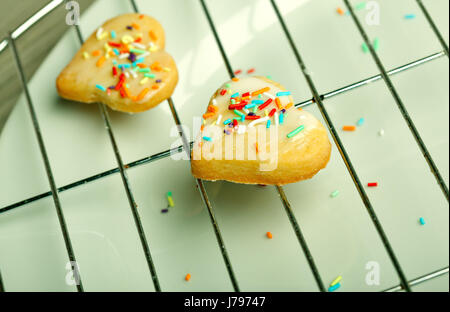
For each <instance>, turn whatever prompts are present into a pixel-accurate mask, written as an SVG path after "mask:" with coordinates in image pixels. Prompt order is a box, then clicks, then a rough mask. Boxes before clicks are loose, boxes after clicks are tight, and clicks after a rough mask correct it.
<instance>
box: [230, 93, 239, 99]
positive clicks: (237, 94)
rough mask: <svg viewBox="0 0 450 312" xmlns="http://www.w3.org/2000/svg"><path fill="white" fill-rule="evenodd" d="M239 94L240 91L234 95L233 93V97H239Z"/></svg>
mask: <svg viewBox="0 0 450 312" xmlns="http://www.w3.org/2000/svg"><path fill="white" fill-rule="evenodd" d="M238 96H239V92H236V93H234V94H233V95H231V97H232V98H235V97H238Z"/></svg>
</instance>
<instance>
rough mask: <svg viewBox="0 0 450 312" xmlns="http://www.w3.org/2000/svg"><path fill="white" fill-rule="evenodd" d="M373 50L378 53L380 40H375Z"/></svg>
mask: <svg viewBox="0 0 450 312" xmlns="http://www.w3.org/2000/svg"><path fill="white" fill-rule="evenodd" d="M373 48H374V50H375V51H378V49H379V48H380V38H378V37H377V38H375V40H374V41H373Z"/></svg>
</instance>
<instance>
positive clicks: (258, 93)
mask: <svg viewBox="0 0 450 312" xmlns="http://www.w3.org/2000/svg"><path fill="white" fill-rule="evenodd" d="M269 90H270V88H269V87H265V88H262V89H259V90H257V91H255V92H252V96H257V95H260V94H263V93H264V92H267V91H269Z"/></svg>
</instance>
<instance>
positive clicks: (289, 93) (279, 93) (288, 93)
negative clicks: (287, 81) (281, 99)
mask: <svg viewBox="0 0 450 312" xmlns="http://www.w3.org/2000/svg"><path fill="white" fill-rule="evenodd" d="M287 95H291V92H290V91H283V92H278V93H277V96H287Z"/></svg>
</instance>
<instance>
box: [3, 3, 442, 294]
mask: <svg viewBox="0 0 450 312" xmlns="http://www.w3.org/2000/svg"><path fill="white" fill-rule="evenodd" d="M129 1H130V5H131V7H132V8H133V10H134V11H135V12H139V10H138V7H137V4H136V2H135V0H129ZM199 1H200V4H201V7H202V9H203V12H204V14H205V18H206V19H207V21H208V24H209V26H210V29H211V32H212V34H213V36H214V39H215V41H216V43H217V47H218V49H219V51H220V54H221V56H222V58H223V61H224V66H225V67H226V69H227V72H228V74H229V76H230V78H232V77H234V76H235V74H234V70H233V68H232V65H231V63H230V60H229V58H228V56H227V53H226V51H225V49H224V47H223V44H222V41H221V38H220V36H219V34H218V32H217V29H216V26H215V24H214V20H213V18H212V15H211V14H210V12H209V10H208V6H207V4H206V3H205V1H204V0H199ZM416 1H417V5H418V6H419V7H420V9H421V10H422V12H423V13H424V15H425V16H426V18H427V20H428V22H429V23H430V26H431V27H432V29H433V32H434V34H435V35H436V36H437V38H438V40H439V42H440V43H441V44H442V47H443V51H439V52H436V53H433V54H431V55H429V56H426V57H424V58H421V59H418V60H416V61H414V62H410V63H408V64H405V65H402V66H399V67H396V68H394V69H392V70H386V69H385V67H384V65H383V63H382V61H381V60H380V58H379V57H378V55H377V52H376V51H375V49H374V48H373V47H372V45H371V44H370V41H369V38H368V36H367V34H366V32H365V30H364V28H363V27H362V25H361V22H360V21H359V19H358V17H357V15H356V14H355V12H354V9H353V6H352V5H351V3H350V2H349V1H348V0H343V3H344V5H345V7H346V8H347V9H348V12H349V13H350V15H351V17H352V19H353V21H354V23H355V27H356V28H357V29H358V32H359V33H360V35H361V36H362V38H363V40H364V41H365V43H366V44H367V45H368V47H369V51H370V54H371V56H372V57H373V59H374V61H375V63H376V65H377V67H378V69H379V71H380V73H379V74H377V75H374V76H371V77H369V78H366V79H363V80H361V81H358V82H355V83H351V84H349V85H346V86H344V87H341V88H338V89H336V90H333V91H331V92H328V93H325V94H319V92H318V90H317V88H316V86H315V83H314V81H313V77H312V76H311V75H310V73H309V72H308V70H307V66H306V64H305V62H304V60H303V59H302V56H301V54H300V51H299V49H298V48H297V46H296V44H295V43H294V42H295V41H294V39H293V38H292V35H291V33H290V30H289V28H288V26H287V25H286V23H285V21H284V17H283V15H282V14H281V12H280V9H279V8H278V6H277V3H276V1H275V0H270V3H271V5H272V7H273V10H274V12H275V14H276V16H277V18H278V21H279V23H280V25H281V28H282V30H283V33H284V35H285V36H286V39H287V41H288V42H289V45H290V47H291V48H292V53H293V54H294V56H295V59H296V61H297V63H298V66H299V67H300V69H301V72H302V73H303V75H304V78H305V80H306V81H307V84H308V87H309V88H310V91H311V95H312V98H311V99H307V100H305V101H302V102H299V103H297V104H296V107H305V106H309V105H317V107H318V109H319V111H320V113H321V114H322V117H323V119H324V121H325V123H326V125H327V127H328V129H329V132H330V135H331V136H332V138H333V140H334V143H335V144H336V146H337V148H338V151H339V153H340V156H341V158H342V160H343V162H344V163H345V166H346V168H347V170H348V173H349V175H350V176H351V178H352V181H353V183H354V187H355V188H356V189H357V191H358V194H359V195H360V197H361V200H362V202H363V204H364V206H365V208H366V209H367V213H368V214H369V216H370V219H371V220H372V222H373V225H374V227H375V229H376V231H377V233H378V235H379V238H380V240H381V241H382V243H383V246H384V248H385V249H386V252H387V254H388V256H389V259H390V260H391V262H392V264H393V266H394V268H395V271H396V273H397V276H398V279H399V281H400V285H398V286H395V287H392V288H389V289H386V291H399V290H406V291H411V286H413V285H417V284H420V283H423V282H425V281H428V280H431V279H433V278H436V277H439V276H442V275H444V274H448V266H447V267H445V268H443V269H441V270H437V271H434V272H430V273H429V274H426V275H423V276H420V277H418V278H416V279H413V280H408V279H407V278H406V276H405V274H404V273H403V269H402V266H401V264H400V263H399V261H398V259H397V256H396V254H395V251H394V249H393V248H392V245H391V243H390V241H389V238H388V237H387V235H386V233H385V231H384V229H383V226H382V224H381V222H380V221H379V219H378V217H377V214H376V213H375V210H374V209H373V206H372V203H371V201H370V199H369V197H368V196H367V194H366V191H365V189H364V187H363V185H362V182H361V180H360V178H359V176H358V172H357V170H356V169H355V167H354V165H353V164H352V160H351V157H350V155H349V154H348V152H347V151H346V149H345V147H344V144H343V143H342V140H341V138H340V135H339V133H338V131H337V130H336V127H335V126H334V124H333V122H332V120H331V118H330V116H329V113H328V111H327V109H326V107H325V106H324V104H323V101H325V100H327V99H329V98H332V97H334V96H337V95H340V94H342V93H345V92H348V91H350V90H353V89H356V88H359V87H362V86H365V85H367V84H370V83H372V82H374V81H377V80H383V81H384V82H385V84H386V86H387V87H388V89H389V91H390V92H391V95H392V97H393V98H394V100H395V102H396V104H397V106H398V108H399V110H400V111H401V113H402V116H403V118H404V120H405V122H406V124H407V125H408V127H409V129H410V131H411V135H412V136H413V137H414V139H415V141H416V143H417V145H418V148H419V149H420V150H421V152H422V154H423V156H424V160H425V161H426V162H427V164H428V166H429V167H430V170H431V172H432V173H433V174H434V176H435V179H436V181H437V183H438V185H439V186H440V188H441V191H442V193H443V195H444V196H445V198H446V200H447V202H448V198H449V192H448V187H447V186H446V184H445V181H444V179H443V178H442V175H441V173H440V172H439V169H438V168H437V166H436V164H435V162H434V161H433V158H432V157H431V155H430V153H429V152H428V149H427V146H426V145H425V143H424V141H423V140H422V138H421V135H420V133H419V131H418V130H417V128H416V127H415V125H414V122H413V120H412V119H411V117H410V116H409V114H408V111H407V109H406V107H405V105H404V104H403V101H402V99H401V98H400V95H399V94H398V92H397V91H396V88H395V87H394V85H393V84H392V82H391V79H390V77H391V76H392V75H395V74H397V73H400V72H403V71H406V70H409V69H411V68H415V67H417V66H420V65H422V64H425V63H428V62H431V61H433V60H436V59H439V58H442V57H445V56H446V55H447V56H448V47H447V45H446V43H445V41H444V39H443V37H442V35H441V34H440V32H439V30H438V28H437V27H436V25H435V23H434V21H433V19H432V17H431V15H430V14H429V13H428V12H427V9H426V7H425V5H424V4H423V3H422V1H421V0H416ZM62 4H64V1H63V0H53V1H51V2H50V3H49V4H48V5H46V6H45V7H44V8H43V9H42V10H40V11H39V12H38V13H36V14H35V15H34V16H33V17H31V18H30V19H29V20H28V21H27V22H25V23H24V24H23V25H22V26H20V27H19V28H18V29H16V30H15V31H13V32H11V33H10V34H9V37H8V38H6V39H4V40H3V41H2V42H0V52H2V51H3V50H5V49H6V47H7V46H8V45H9V46H10V47H11V50H12V52H13V55H14V60H15V62H16V65H17V68H18V74H19V77H20V80H21V83H22V86H23V91H24V94H25V97H26V102H27V104H28V109H29V112H30V115H31V121H32V125H33V128H34V132H35V134H36V138H37V141H38V145H39V149H40V152H41V155H42V159H43V162H44V166H45V169H46V173H47V177H48V182H49V185H50V189H51V190H50V191H49V192H45V193H42V194H39V195H36V196H33V197H30V198H27V199H24V200H21V201H19V202H16V203H14V204H10V205H8V206H6V207H2V208H0V214H2V213H6V212H8V211H11V210H14V209H18V208H20V207H23V206H24V205H26V204H29V203H31V202H34V201H37V200H40V199H42V198H46V197H52V198H53V202H54V206H55V209H56V212H57V216H58V221H59V225H60V229H61V233H62V235H63V238H64V243H65V246H66V251H67V256H68V259H69V261H71V262H73V263H76V261H77V260H76V257H75V251H74V249H73V247H72V243H71V238H70V235H69V231H68V228H67V224H66V222H65V218H64V213H63V211H62V207H61V202H60V200H59V195H58V194H59V193H61V192H64V191H67V190H70V189H73V188H75V187H77V186H79V185H83V184H86V183H89V182H92V181H96V180H99V179H101V178H104V177H107V176H109V175H112V174H115V173H119V174H120V176H121V179H122V183H123V187H124V190H125V193H126V195H127V199H128V203H129V206H130V209H131V212H132V215H133V219H134V222H135V226H136V231H137V232H138V235H139V238H140V241H141V246H142V248H143V251H144V255H145V258H146V263H147V265H148V269H149V273H150V275H151V278H152V281H153V284H154V288H155V290H156V291H161V290H162V289H161V286H160V283H159V279H158V274H157V269H156V268H155V264H154V261H153V259H152V256H151V252H150V250H151V248H150V245H149V243H148V241H147V238H146V235H145V231H144V228H143V225H142V222H141V218H140V214H139V210H138V206H137V204H136V201H135V199H134V195H133V190H132V188H131V186H130V183H129V180H128V176H127V170H128V169H129V168H133V167H136V166H140V165H143V164H148V163H151V162H155V161H157V160H159V159H163V158H167V157H169V156H170V155H172V154H174V153H183V152H185V153H187V154H188V156H189V154H190V150H191V148H192V144H193V142H189V140H188V138H187V136H186V134H185V133H184V131H183V128H182V126H181V125H182V121H181V120H180V117H179V114H178V112H177V109H176V106H175V103H174V101H173V99H172V98H169V99H168V101H167V103H168V105H169V108H170V111H171V114H172V117H173V121H174V123H175V124H176V125H177V126H178V128H177V129H178V133H179V135H180V137H181V139H182V142H183V144H182V145H180V146H178V147H176V148H173V149H170V150H165V151H162V152H160V153H157V154H154V155H151V156H148V157H145V158H142V159H139V160H136V161H133V162H130V163H127V164H124V162H123V159H122V156H121V152H120V150H119V148H118V145H117V142H116V138H115V135H114V132H113V128H112V126H111V122H110V118H109V115H108V111H107V109H106V106H105V105H104V104H101V103H99V104H98V108H99V111H100V114H101V117H102V119H103V122H104V125H105V128H106V131H107V133H108V137H109V139H110V143H111V147H112V149H113V152H114V156H115V160H116V162H117V167H116V168H113V169H111V170H108V171H104V172H101V173H98V174H95V175H93V176H90V177H86V178H84V179H81V180H79V181H76V182H73V183H70V184H67V185H65V186H62V187H59V188H58V187H57V186H56V184H55V180H54V176H53V172H52V169H51V164H50V161H49V158H48V155H47V152H46V147H45V144H44V141H43V138H42V134H41V130H40V126H39V121H38V118H37V116H36V112H35V110H34V106H33V100H32V97H31V95H30V92H29V90H28V85H27V81H26V78H25V74H24V69H23V66H22V64H21V59H20V55H19V51H18V49H17V47H16V43H15V42H16V40H17V38H19V37H20V36H21V35H22V34H23V33H24V32H26V30H27V29H29V28H30V27H31V26H33V25H34V24H35V23H38V22H39V21H40V20H41V19H42V18H44V17H45V16H46V15H47V14H48V13H49V12H51V11H52V10H54V9H55V8H56V7H58V6H59V5H62ZM74 27H75V31H76V33H77V37H78V39H79V43H80V44H82V43H83V36H82V34H81V30H80V27H79V26H78V25H75V26H74ZM196 184H197V187H198V190H199V194H200V196H201V198H202V201H203V203H204V205H205V207H206V209H207V211H208V214H209V217H210V221H211V226H212V227H213V229H214V233H215V235H216V240H217V243H218V245H219V248H220V251H221V254H222V257H223V260H224V263H225V266H226V269H227V272H228V275H229V278H230V281H231V283H232V285H233V289H234V290H235V291H240V287H239V283H238V279H237V277H236V274H235V272H234V270H233V266H232V260H231V259H230V256H229V254H228V251H227V248H226V246H225V243H224V240H223V238H222V234H221V230H220V226H219V224H218V221H217V219H216V218H215V214H214V208H213V205H212V204H211V201H210V200H209V197H208V192H207V190H206V188H205V186H204V183H203V181H202V180H199V179H197V180H196ZM275 189H276V192H277V193H278V195H279V197H280V200H281V202H282V204H283V206H284V208H285V211H286V214H287V217H288V219H289V221H290V223H291V225H292V229H293V231H294V232H295V235H296V237H297V240H298V243H299V245H300V247H301V249H302V250H303V253H304V255H305V257H306V259H307V263H308V265H309V267H310V269H311V272H312V274H313V276H314V280H315V282H316V284H317V288H318V289H319V290H320V291H326V288H325V284H324V282H323V280H322V278H321V275H320V273H319V270H318V268H317V266H316V264H315V261H314V257H313V255H312V253H311V251H310V249H309V247H308V243H307V240H306V239H305V237H304V235H303V234H302V230H301V227H300V225H299V223H298V222H297V219H296V217H295V215H294V213H293V211H292V208H291V204H290V202H289V199H288V197H287V196H286V194H285V192H284V189H283V187H281V186H276V187H275ZM75 269H76V268H74V270H75ZM77 274H78V272H77ZM82 280H83V277H82V276H79V283H77V290H78V291H80V292H81V291H84V289H83V283H82ZM5 289H7V285H6V286H5V285H4V282H3V280H2V275H1V271H0V291H4V290H5Z"/></svg>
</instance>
